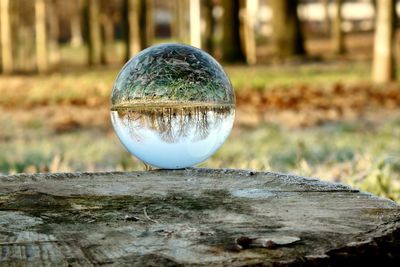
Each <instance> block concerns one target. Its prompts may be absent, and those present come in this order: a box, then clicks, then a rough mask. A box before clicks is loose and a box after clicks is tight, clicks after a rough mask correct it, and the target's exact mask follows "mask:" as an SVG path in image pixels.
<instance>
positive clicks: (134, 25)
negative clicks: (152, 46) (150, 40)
mask: <svg viewBox="0 0 400 267" xmlns="http://www.w3.org/2000/svg"><path fill="white" fill-rule="evenodd" d="M123 12H124V24H125V42H126V53H125V60H126V61H127V60H129V59H130V58H131V57H133V56H134V55H136V54H137V53H139V52H140V51H141V50H142V49H144V48H145V47H146V46H147V43H146V27H147V25H146V1H145V0H125V2H124V11H123Z"/></svg>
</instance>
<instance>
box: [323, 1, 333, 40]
mask: <svg viewBox="0 0 400 267" xmlns="http://www.w3.org/2000/svg"><path fill="white" fill-rule="evenodd" d="M322 5H323V8H324V30H325V34H326V36H329V35H330V34H331V19H330V16H329V0H322Z"/></svg>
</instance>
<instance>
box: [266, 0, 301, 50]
mask: <svg viewBox="0 0 400 267" xmlns="http://www.w3.org/2000/svg"><path fill="white" fill-rule="evenodd" d="M297 4H298V0H271V7H272V12H273V21H272V25H273V42H274V47H275V51H276V55H277V56H278V57H279V58H285V57H291V56H295V55H304V54H305V53H306V51H305V48H304V39H303V34H302V31H301V27H300V20H299V17H298V15H297Z"/></svg>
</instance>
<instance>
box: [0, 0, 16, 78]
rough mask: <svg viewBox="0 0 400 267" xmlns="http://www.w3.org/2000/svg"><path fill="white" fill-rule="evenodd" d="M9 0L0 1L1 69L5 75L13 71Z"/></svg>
mask: <svg viewBox="0 0 400 267" xmlns="http://www.w3.org/2000/svg"><path fill="white" fill-rule="evenodd" d="M10 12H11V9H10V0H0V34H1V39H0V47H1V67H2V71H3V73H5V74H10V73H11V72H12V71H13V57H12V41H11V20H10Z"/></svg>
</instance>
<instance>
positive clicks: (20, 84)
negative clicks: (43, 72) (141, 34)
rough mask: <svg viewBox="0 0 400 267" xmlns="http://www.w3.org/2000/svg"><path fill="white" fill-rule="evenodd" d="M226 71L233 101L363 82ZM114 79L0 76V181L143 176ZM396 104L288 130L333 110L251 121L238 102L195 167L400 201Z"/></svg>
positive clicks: (99, 75) (280, 70)
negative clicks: (118, 120) (112, 103)
mask: <svg viewBox="0 0 400 267" xmlns="http://www.w3.org/2000/svg"><path fill="white" fill-rule="evenodd" d="M226 70H227V72H228V73H229V74H230V77H231V78H232V82H233V84H234V86H235V88H236V89H237V91H238V94H239V95H240V94H241V93H240V91H242V90H243V91H246V90H245V89H250V90H253V91H255V90H261V89H262V90H265V91H268V90H269V89H271V90H275V89H276V88H277V87H278V88H283V89H282V90H287V91H288V92H293V90H296V87H297V86H298V85H299V84H312V85H313V86H317V87H321V88H327V87H328V88H329V87H331V86H333V85H334V84H337V82H339V81H342V82H343V81H346V85H347V84H352V83H353V84H362V83H364V82H365V77H367V75H368V73H369V66H368V65H367V64H363V63H354V64H344V63H343V64H341V63H337V64H328V65H327V64H308V65H303V66H288V67H267V66H257V67H254V68H246V67H242V66H228V67H227V68H226ZM116 73H117V68H111V69H96V70H86V71H76V72H75V71H69V72H66V73H63V74H57V73H55V74H51V75H50V76H49V77H47V76H46V77H45V76H42V77H40V76H14V77H0V129H1V130H0V151H1V153H0V173H5V174H6V173H15V172H48V171H50V172H56V171H57V172H59V171H100V170H138V169H144V166H143V165H142V164H141V163H140V162H138V161H137V160H136V159H133V158H131V157H130V155H129V154H128V153H127V152H126V151H125V150H124V149H123V147H122V146H121V145H120V143H119V141H118V140H117V138H116V136H115V134H114V132H113V130H112V128H111V125H110V120H109V113H108V109H109V107H108V95H109V93H110V90H111V87H112V83H113V80H114V77H115V75H116ZM321 90H322V89H321ZM246 92H247V94H248V91H246ZM394 92H395V93H396V92H398V91H394ZM289 95H290V94H289ZM255 97H256V98H257V99H258V95H255ZM345 97H347V95H346V96H345ZM348 97H349V98H357V99H358V98H360V96H359V95H358V94H357V95H355V96H353V95H348ZM387 97H389V98H390V97H391V96H387ZM250 98H251V96H250ZM250 98H243V99H250ZM281 98H283V99H285V94H283V95H282V96H281ZM335 99H336V98H335ZM335 99H330V100H331V102H332V103H334V102H335ZM336 100H337V101H336V102H339V103H342V101H344V100H343V99H336ZM368 100H369V98H366V99H365V101H366V102H363V105H367V104H365V103H368ZM389 100H390V99H389ZM246 101H247V100H246ZM299 101H302V100H301V99H300V100H299ZM328 102H329V101H328ZM267 103H268V102H267ZM390 103H392V102H390ZM393 103H394V104H391V105H389V107H385V106H382V107H381V106H373V107H372V108H369V109H368V108H367V109H366V110H365V111H363V112H362V113H355V115H354V116H344V117H340V116H339V117H337V119H335V120H331V119H327V120H317V121H315V122H312V123H309V124H301V125H297V124H295V123H294V124H293V123H292V124H293V125H294V126H293V125H292V124H291V125H292V126H291V127H288V124H289V120H292V121H297V120H298V117H296V116H298V115H301V116H303V117H304V118H306V119H309V117H312V116H311V115H310V112H311V113H313V114H314V113H318V114H322V115H319V116H322V117H324V118H325V117H327V116H330V115H329V114H331V113H332V112H335V110H334V109H332V110H331V109H330V108H329V107H323V109H312V110H311V111H310V110H307V111H305V110H303V109H294V110H292V111H291V112H292V113H291V114H290V115H289V116H288V110H287V109H286V108H285V107H282V108H281V109H279V108H278V107H277V108H276V109H273V110H269V109H265V110H264V109H263V110H262V116H261V117H260V116H258V115H259V114H260V113H257V114H258V115H257V116H254V114H256V113H254V112H257V111H254V110H253V109H254V105H252V103H250V104H249V105H246V104H245V103H243V101H242V102H240V103H239V107H238V117H237V123H236V125H235V128H234V130H233V133H232V135H231V136H230V138H229V139H228V141H227V142H226V144H225V145H224V146H223V147H222V148H221V149H220V150H219V151H218V152H217V153H216V154H215V155H214V156H213V157H212V158H211V159H209V160H208V161H206V162H204V163H202V164H201V165H200V166H202V167H216V168H220V167H225V168H249V169H256V170H273V171H282V172H291V173H295V174H301V175H308V176H318V177H321V178H323V179H328V180H334V181H340V182H344V183H348V184H351V185H353V186H355V187H357V188H361V189H363V190H366V191H369V192H372V193H375V194H379V195H382V196H386V197H389V198H392V199H395V200H397V201H400V108H399V105H398V104H396V103H397V102H393ZM260 105H261V104H260ZM305 105H306V106H308V104H307V103H306V104H305ZM349 105H350V104H349ZM255 106H257V105H255ZM297 106H299V105H297ZM299 107H300V106H299ZM257 108H258V106H257ZM307 112H308V113H307ZM349 112H350V111H349ZM350 113H351V112H350ZM256 117H257V118H258V117H260V118H261V119H257V120H254V118H256ZM265 118H272V119H265ZM305 126H306V127H305Z"/></svg>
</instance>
